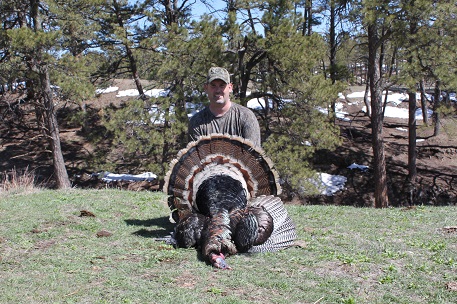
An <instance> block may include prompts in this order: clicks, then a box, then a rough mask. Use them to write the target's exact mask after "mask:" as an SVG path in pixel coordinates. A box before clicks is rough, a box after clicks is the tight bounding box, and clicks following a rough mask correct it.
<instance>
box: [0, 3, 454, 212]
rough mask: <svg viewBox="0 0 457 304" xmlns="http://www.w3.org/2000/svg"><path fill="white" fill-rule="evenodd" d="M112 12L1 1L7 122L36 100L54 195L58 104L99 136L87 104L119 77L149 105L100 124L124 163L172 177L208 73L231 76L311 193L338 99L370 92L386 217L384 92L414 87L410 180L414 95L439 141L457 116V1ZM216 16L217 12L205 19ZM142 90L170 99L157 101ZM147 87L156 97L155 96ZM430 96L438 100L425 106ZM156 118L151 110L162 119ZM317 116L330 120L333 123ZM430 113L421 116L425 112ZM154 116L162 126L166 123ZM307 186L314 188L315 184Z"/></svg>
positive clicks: (168, 6) (294, 182)
mask: <svg viewBox="0 0 457 304" xmlns="http://www.w3.org/2000/svg"><path fill="white" fill-rule="evenodd" d="M221 3H222V5H221V6H220V7H212V5H213V2H212V1H177V0H153V1H123V0H119V1H117V0H115V1H109V0H106V1H101V0H81V1H69V0H49V1H40V0H27V1H26V0H2V1H1V3H0V19H1V28H0V62H1V65H0V84H1V98H0V105H1V107H2V112H1V113H2V122H1V123H2V124H4V125H5V126H7V127H8V128H20V127H21V115H20V113H18V111H15V109H17V106H18V105H20V104H24V103H27V104H29V105H31V106H32V107H33V109H34V112H35V116H36V121H37V125H36V128H38V129H39V130H40V131H41V133H42V136H44V137H45V138H46V139H47V142H48V144H47V146H45V147H43V149H48V150H49V151H50V154H51V155H52V159H53V166H54V174H53V177H54V179H55V186H56V187H57V188H68V187H71V183H70V179H69V177H68V174H67V170H66V167H65V160H64V157H63V155H62V148H61V142H60V136H59V119H58V111H57V109H56V104H57V103H62V102H64V103H68V104H70V103H71V104H73V105H77V109H78V110H77V111H73V112H72V116H73V117H74V120H76V121H78V123H79V124H80V126H81V130H82V132H87V133H89V132H91V130H93V129H94V122H93V121H92V120H91V119H90V115H89V114H88V109H87V106H86V105H87V101H88V100H91V99H93V98H94V97H95V92H96V91H95V90H96V88H102V87H104V86H105V87H106V86H108V85H109V80H111V79H116V78H130V79H133V80H134V81H135V84H136V87H137V89H138V92H139V96H140V98H139V99H137V100H132V101H131V102H129V103H127V104H125V105H124V106H123V107H122V108H116V109H106V111H105V112H104V113H103V115H102V118H103V119H102V121H101V122H100V124H101V125H103V127H104V128H105V129H106V132H105V133H104V134H105V135H104V136H110V138H112V143H113V145H122V146H123V147H124V153H125V157H126V158H130V159H135V160H137V161H139V162H143V163H148V164H150V166H149V169H151V170H153V172H155V173H157V174H158V175H159V176H163V175H164V173H165V172H166V170H167V166H168V162H169V161H170V160H171V159H172V158H174V156H175V154H176V152H177V151H178V150H179V149H180V148H182V147H183V146H184V145H185V144H186V142H187V136H186V132H187V122H188V113H189V111H190V109H191V107H190V106H189V105H190V104H193V105H195V106H196V107H197V108H198V107H199V106H201V105H204V104H205V102H206V99H205V95H204V93H203V91H202V90H203V84H204V82H205V76H206V72H207V70H208V68H209V67H211V66H215V65H217V66H223V67H225V68H227V69H228V70H229V72H230V73H231V74H232V81H233V84H234V92H233V94H234V98H236V99H237V100H239V101H240V103H241V104H244V105H245V104H246V103H247V101H248V100H250V99H252V98H263V99H264V100H265V101H266V102H265V107H264V109H262V110H260V111H257V112H256V114H257V115H258V117H259V122H260V124H261V128H262V145H263V147H264V148H265V150H266V152H267V153H268V154H269V156H271V158H272V159H273V160H274V162H275V163H276V166H277V168H278V170H279V171H280V175H281V177H282V178H283V180H284V181H285V185H286V188H288V189H291V190H293V189H297V188H299V187H303V186H304V181H306V180H307V179H308V178H309V177H310V176H312V174H313V170H311V169H310V166H309V162H310V160H311V159H312V157H313V155H314V154H315V153H316V152H317V151H319V150H322V149H328V150H331V149H334V148H335V147H337V146H338V145H339V144H340V141H341V139H340V137H339V129H338V128H337V127H336V125H335V102H336V100H337V98H338V93H339V92H342V91H344V90H345V88H347V87H348V86H349V85H350V84H358V85H366V88H367V89H366V90H367V96H368V93H370V94H371V98H366V99H365V102H366V104H367V106H368V107H367V108H368V109H371V111H369V112H368V113H369V115H370V119H371V129H372V149H373V154H374V159H373V164H372V166H373V171H374V176H375V181H376V187H375V195H374V197H375V206H376V207H387V206H388V205H389V199H388V195H387V182H386V168H385V167H386V161H385V152H384V142H383V109H384V107H385V100H384V99H383V95H382V92H383V91H384V90H389V89H394V88H395V89H399V88H401V89H403V90H405V91H406V92H408V94H409V96H410V98H409V100H410V102H409V109H410V119H409V123H408V126H409V135H408V136H409V137H408V138H409V149H408V159H409V161H408V172H409V174H408V177H407V181H406V182H408V183H410V184H411V185H412V187H414V185H415V180H416V175H417V172H416V165H415V162H416V121H415V115H414V113H415V110H416V108H417V103H416V93H417V92H421V93H422V95H421V96H422V97H421V103H420V104H421V106H423V107H424V109H425V105H426V102H431V101H433V103H432V104H433V110H434V116H433V120H432V121H431V122H428V120H427V117H426V116H424V121H425V123H427V124H428V123H430V124H431V123H433V124H434V126H435V135H437V134H439V132H440V129H439V127H440V123H439V119H440V117H441V115H445V114H449V113H452V111H455V109H453V107H452V105H451V104H450V102H449V93H450V92H455V90H456V88H457V82H456V81H457V42H456V37H457V35H456V34H457V33H456V32H457V24H456V23H457V18H456V17H457V16H456V14H457V5H456V3H455V1H424V0H405V1H373V0H365V1H337V0H331V1H317V0H315V1H312V0H301V1H284V0H269V1H246V0H226V1H221ZM203 7H205V8H206V9H207V10H208V11H209V12H210V14H206V15H196V12H197V11H202V8H203ZM142 80H149V83H150V84H152V85H150V87H151V86H152V87H153V88H161V89H164V90H165V91H166V92H167V94H166V96H162V97H160V98H149V97H147V96H146V95H145V90H146V88H144V87H143V84H142ZM150 87H149V88H150ZM426 88H431V89H433V94H434V95H433V96H434V97H433V100H428V101H427V100H426V98H425V96H426V95H425V90H426ZM152 108H154V109H156V110H155V111H153V112H151V109H152ZM319 108H325V109H329V111H328V115H326V114H323V113H322V111H319V110H318V109H319ZM426 112H427V111H423V113H426ZM151 115H157V116H158V117H159V116H160V117H161V123H160V124H157V123H154V122H153V121H154V119H151ZM305 186H306V185H305Z"/></svg>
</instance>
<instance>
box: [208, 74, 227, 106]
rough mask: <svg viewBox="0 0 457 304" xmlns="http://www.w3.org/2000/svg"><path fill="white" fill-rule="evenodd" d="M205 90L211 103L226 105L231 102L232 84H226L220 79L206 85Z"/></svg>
mask: <svg viewBox="0 0 457 304" xmlns="http://www.w3.org/2000/svg"><path fill="white" fill-rule="evenodd" d="M205 90H206V94H208V99H209V101H210V102H211V103H216V104H225V103H226V102H228V101H229V100H230V93H231V92H232V84H231V83H225V81H223V80H220V79H215V80H213V81H211V82H210V83H207V84H205Z"/></svg>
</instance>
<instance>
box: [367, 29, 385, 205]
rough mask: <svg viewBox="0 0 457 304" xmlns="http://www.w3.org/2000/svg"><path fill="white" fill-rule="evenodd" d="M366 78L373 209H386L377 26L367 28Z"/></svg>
mask: <svg viewBox="0 0 457 304" xmlns="http://www.w3.org/2000/svg"><path fill="white" fill-rule="evenodd" d="M368 49H369V50H368V53H369V54H368V78H369V82H370V92H371V128H372V131H371V132H372V147H373V157H374V159H373V169H374V179H375V191H374V196H375V207H376V208H386V207H387V206H388V205H389V198H388V196H387V173H386V157H385V152H384V136H383V133H382V131H383V120H384V116H383V113H382V79H381V71H380V65H379V52H378V49H379V38H378V34H377V26H376V25H375V24H371V25H369V26H368Z"/></svg>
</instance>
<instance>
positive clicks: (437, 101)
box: [433, 80, 441, 136]
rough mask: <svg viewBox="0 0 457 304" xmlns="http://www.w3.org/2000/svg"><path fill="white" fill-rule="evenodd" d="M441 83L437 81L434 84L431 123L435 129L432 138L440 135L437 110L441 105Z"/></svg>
mask: <svg viewBox="0 0 457 304" xmlns="http://www.w3.org/2000/svg"><path fill="white" fill-rule="evenodd" d="M440 86H441V82H440V81H439V80H437V81H436V82H435V92H434V94H433V123H434V124H435V129H434V132H433V136H438V135H439V134H440V127H441V125H440V114H439V113H438V109H439V107H440V104H441V87H440Z"/></svg>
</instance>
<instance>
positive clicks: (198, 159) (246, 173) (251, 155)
mask: <svg viewBox="0 0 457 304" xmlns="http://www.w3.org/2000/svg"><path fill="white" fill-rule="evenodd" d="M222 173H227V174H230V175H231V176H234V177H235V178H237V179H239V180H240V181H241V182H242V183H243V184H244V185H246V190H247V192H248V195H249V196H250V197H256V196H259V195H277V194H280V193H281V187H280V185H279V182H278V180H279V178H278V174H277V172H276V169H275V168H274V165H273V162H272V161H271V160H270V159H269V158H268V157H267V156H266V155H265V152H264V151H263V149H262V148H260V147H256V146H255V145H254V144H253V143H252V142H250V141H249V140H247V139H244V138H242V137H239V136H232V135H227V134H211V135H209V136H202V137H200V138H199V139H198V140H197V141H193V142H190V143H189V144H188V145H187V147H186V148H184V149H182V150H181V151H179V153H178V155H177V158H176V159H175V160H173V161H172V162H171V163H170V168H169V170H168V172H167V174H166V175H165V184H164V187H163V189H164V191H165V192H166V193H167V194H169V195H174V196H175V197H179V198H182V199H184V200H186V201H188V202H189V203H190V204H191V205H194V203H195V202H194V199H195V192H196V191H195V190H196V189H198V185H199V183H201V181H202V179H206V178H207V177H208V176H210V175H217V174H222ZM194 185H197V186H194Z"/></svg>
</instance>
